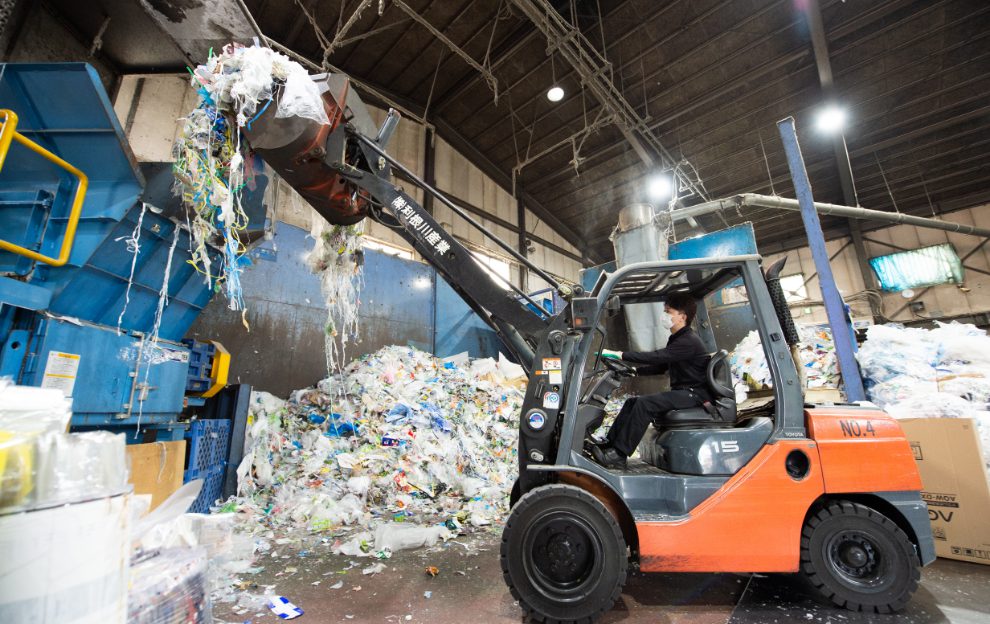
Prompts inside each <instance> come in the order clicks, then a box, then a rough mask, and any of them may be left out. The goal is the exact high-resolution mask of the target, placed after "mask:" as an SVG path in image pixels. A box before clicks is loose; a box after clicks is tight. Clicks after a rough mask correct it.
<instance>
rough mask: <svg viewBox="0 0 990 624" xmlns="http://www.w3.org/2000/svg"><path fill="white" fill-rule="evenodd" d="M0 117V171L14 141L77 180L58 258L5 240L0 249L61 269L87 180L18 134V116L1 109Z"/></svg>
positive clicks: (74, 232)
mask: <svg viewBox="0 0 990 624" xmlns="http://www.w3.org/2000/svg"><path fill="white" fill-rule="evenodd" d="M0 116H2V117H3V126H2V127H0V169H3V163H4V161H5V160H6V159H7V152H8V151H9V150H10V144H11V142H12V141H17V142H18V143H20V144H21V145H23V146H24V147H26V148H28V149H29V150H31V151H32V152H34V153H36V154H38V155H39V156H41V157H42V158H44V159H46V160H48V161H51V162H53V163H55V164H56V165H58V166H59V167H61V168H62V169H65V170H66V171H68V172H69V173H71V174H72V175H73V176H75V177H76V179H77V180H79V184H78V186H76V195H75V197H74V198H73V199H72V209H71V210H70V211H69V221H68V222H67V223H66V224H65V236H64V237H63V238H62V247H61V249H59V252H58V258H52V257H49V256H46V255H43V254H40V253H38V252H36V251H31V250H30V249H25V248H24V247H21V246H20V245H15V244H14V243H10V242H7V241H5V240H0V249H6V250H7V251H10V252H12V253H15V254H18V255H20V256H24V257H25V258H30V259H31V260H34V261H36V262H44V263H45V264H50V265H52V266H64V265H65V263H66V262H68V261H69V254H70V253H71V252H72V243H73V241H74V240H75V238H76V227H77V226H78V225H79V215H80V214H82V205H83V200H84V199H85V198H86V189H87V188H88V187H89V178H87V177H86V174H85V173H83V172H82V171H80V170H79V169H76V168H75V167H73V166H72V165H70V164H69V163H67V162H65V161H64V160H62V159H61V158H59V157H58V156H56V155H55V154H52V153H51V152H49V151H48V150H46V149H45V148H43V147H41V146H40V145H38V144H37V143H35V142H34V141H32V140H31V139H29V138H27V137H25V136H24V135H22V134H20V133H18V132H17V114H16V113H14V111H12V110H0Z"/></svg>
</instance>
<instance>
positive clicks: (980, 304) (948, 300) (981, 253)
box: [765, 205, 990, 323]
mask: <svg viewBox="0 0 990 624" xmlns="http://www.w3.org/2000/svg"><path fill="white" fill-rule="evenodd" d="M942 218H944V219H945V220H946V221H953V222H958V223H963V224H967V225H975V226H978V227H990V205H985V206H977V207H973V208H968V209H965V210H957V211H955V212H951V213H947V214H945V215H942ZM864 223H869V222H864ZM864 236H865V238H866V242H865V245H866V251H867V254H868V258H869V257H876V256H881V255H886V254H891V253H896V252H897V251H900V250H901V249H918V248H920V247H927V246H930V245H940V244H943V243H951V244H952V245H953V246H954V247H955V249H956V253H957V254H958V255H959V257H960V258H961V259H962V258H965V259H964V260H963V264H964V265H966V267H967V268H964V269H963V271H964V273H963V280H964V283H963V284H962V285H961V287H960V286H959V285H955V284H942V285H938V286H932V287H929V288H916V289H914V291H915V296H914V297H912V298H911V299H906V298H904V297H903V296H902V295H901V293H883V294H882V295H881V296H882V297H883V307H884V314H885V315H886V316H888V317H890V318H891V319H893V320H895V321H900V322H909V321H919V320H926V318H928V317H930V318H936V319H937V318H942V317H958V316H969V315H978V314H983V313H988V312H990V275H987V274H986V273H990V246H988V245H986V244H985V242H986V240H987V239H985V238H981V237H978V236H970V235H968V234H958V233H955V232H945V231H942V230H933V229H930V228H919V227H915V226H912V225H894V226H889V227H882V228H879V229H875V230H871V231H868V232H865V233H864ZM826 247H827V249H828V250H829V255H830V256H831V255H833V254H835V253H836V252H838V251H839V249H840V248H842V247H845V248H844V249H842V251H841V252H839V254H838V256H836V257H835V259H834V260H833V261H832V263H831V266H832V273H833V275H834V277H835V282H836V286H837V287H838V289H839V292H840V293H842V295H843V296H844V297H846V299H847V303H849V304H850V308H851V309H852V312H853V317H854V318H857V319H859V318H862V319H868V318H870V307H869V304H868V303H867V302H866V301H865V299H863V298H862V297H856V295H857V294H859V293H862V291H863V289H864V285H863V278H862V275H861V273H860V270H859V267H858V266H857V262H856V255H855V250H854V248H853V246H852V244H851V241H850V239H849V238H840V239H835V240H831V241H828V242H827V243H826ZM967 255H968V256H969V257H966V256H967ZM782 256H787V257H788V262H787V268H786V269H785V270H784V275H793V274H795V273H801V274H802V275H804V276H805V277H806V278H809V279H808V283H807V289H808V298H809V300H808V301H807V302H804V303H795V304H792V306H791V307H792V313H793V314H794V317H795V320H797V321H798V322H801V323H824V322H827V317H826V315H825V309H824V308H823V307H822V306H821V303H820V302H821V290H820V286H819V282H818V278H817V277H816V276H815V265H814V262H813V261H812V259H811V251H810V249H809V248H807V247H802V248H799V249H795V250H791V251H788V252H784V253H777V254H771V255H769V256H767V257H766V258H765V263H766V264H770V263H771V262H774V261H776V260H777V259H778V258H780V257H782ZM973 269H977V270H973ZM980 271H985V272H986V273H981V272H980ZM909 301H921V302H923V303H924V305H925V310H924V311H923V312H920V313H915V312H913V311H912V310H911V309H910V308H909V307H908V305H907V304H908V302H909Z"/></svg>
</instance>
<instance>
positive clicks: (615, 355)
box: [601, 349, 622, 360]
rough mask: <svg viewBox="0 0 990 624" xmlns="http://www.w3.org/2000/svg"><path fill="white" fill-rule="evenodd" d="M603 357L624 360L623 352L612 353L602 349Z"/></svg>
mask: <svg viewBox="0 0 990 624" xmlns="http://www.w3.org/2000/svg"><path fill="white" fill-rule="evenodd" d="M601 353H602V357H607V358H612V359H613V360H621V359H622V351H611V350H609V349H602V351H601Z"/></svg>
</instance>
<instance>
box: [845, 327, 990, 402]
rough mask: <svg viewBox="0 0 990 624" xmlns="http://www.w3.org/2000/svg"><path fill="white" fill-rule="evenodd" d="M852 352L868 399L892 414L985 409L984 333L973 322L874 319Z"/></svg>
mask: <svg viewBox="0 0 990 624" xmlns="http://www.w3.org/2000/svg"><path fill="white" fill-rule="evenodd" d="M856 357H857V359H858V360H859V365H860V368H861V369H862V372H863V378H864V381H865V383H866V387H867V392H868V394H869V398H870V400H871V401H873V402H874V403H876V404H877V405H880V406H881V407H883V408H884V409H886V410H888V411H890V412H891V413H892V414H894V415H895V416H899V417H902V418H909V417H914V416H916V415H917V416H922V415H923V416H925V417H936V416H945V417H966V416H971V415H972V414H971V413H972V412H974V411H986V410H987V406H988V401H990V336H987V334H986V332H985V331H983V330H982V329H979V328H977V327H975V326H974V325H968V324H961V323H936V327H935V328H934V329H931V330H928V329H920V328H912V327H903V326H901V325H897V324H888V325H877V326H874V327H871V328H870V329H868V330H867V333H866V343H864V344H863V346H862V348H860V350H859V353H858V354H857V356H856ZM908 412H918V413H917V414H914V413H911V414H909V413H908Z"/></svg>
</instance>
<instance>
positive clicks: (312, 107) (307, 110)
mask: <svg viewBox="0 0 990 624" xmlns="http://www.w3.org/2000/svg"><path fill="white" fill-rule="evenodd" d="M300 69H301V68H300ZM275 116H276V117H303V118H305V119H311V120H313V121H315V122H317V123H321V124H324V125H325V124H329V123H330V119H329V117H327V111H326V108H324V105H323V98H321V97H320V88H319V87H317V86H316V83H315V82H313V80H312V79H311V78H310V77H309V74H307V73H306V71H305V70H302V71H293V72H290V73H289V77H288V78H286V80H285V86H284V87H282V95H281V97H280V98H279V101H278V109H276V111H275Z"/></svg>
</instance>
